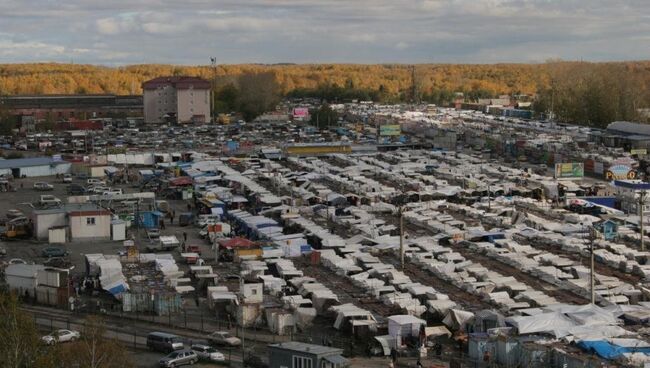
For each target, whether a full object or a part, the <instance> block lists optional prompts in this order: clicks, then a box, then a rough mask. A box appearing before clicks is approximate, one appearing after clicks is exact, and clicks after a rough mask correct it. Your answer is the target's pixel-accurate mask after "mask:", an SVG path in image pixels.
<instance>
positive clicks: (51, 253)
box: [41, 247, 68, 258]
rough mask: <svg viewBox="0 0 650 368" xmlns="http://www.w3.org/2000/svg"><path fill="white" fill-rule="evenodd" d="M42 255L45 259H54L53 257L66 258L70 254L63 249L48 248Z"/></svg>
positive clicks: (44, 249)
mask: <svg viewBox="0 0 650 368" xmlns="http://www.w3.org/2000/svg"><path fill="white" fill-rule="evenodd" d="M41 254H42V255H43V257H46V258H52V257H65V256H67V255H68V252H67V251H66V250H65V249H63V248H57V247H47V248H43V251H42V252H41Z"/></svg>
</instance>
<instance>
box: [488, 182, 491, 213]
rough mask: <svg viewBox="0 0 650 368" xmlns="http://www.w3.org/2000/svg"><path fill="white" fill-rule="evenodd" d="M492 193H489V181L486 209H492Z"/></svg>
mask: <svg viewBox="0 0 650 368" xmlns="http://www.w3.org/2000/svg"><path fill="white" fill-rule="evenodd" d="M491 194H492V193H490V183H488V211H491V210H492V195H491Z"/></svg>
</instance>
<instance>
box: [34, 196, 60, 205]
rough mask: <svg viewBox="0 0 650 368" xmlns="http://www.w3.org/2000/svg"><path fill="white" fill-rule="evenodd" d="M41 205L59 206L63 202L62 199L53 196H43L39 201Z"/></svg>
mask: <svg viewBox="0 0 650 368" xmlns="http://www.w3.org/2000/svg"><path fill="white" fill-rule="evenodd" d="M39 203H40V204H41V205H46V206H58V205H61V203H62V202H61V200H60V199H58V198H57V197H55V196H53V195H50V194H43V195H42V196H41V198H40V200H39Z"/></svg>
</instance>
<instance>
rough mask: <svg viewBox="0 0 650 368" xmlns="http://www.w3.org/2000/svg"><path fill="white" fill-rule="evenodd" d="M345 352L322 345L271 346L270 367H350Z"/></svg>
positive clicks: (283, 344) (287, 343)
mask: <svg viewBox="0 0 650 368" xmlns="http://www.w3.org/2000/svg"><path fill="white" fill-rule="evenodd" d="M342 353H343V350H341V349H337V348H331V347H327V346H322V345H314V344H306V343H302V342H297V341H288V342H283V343H280V344H271V345H269V367H271V368H280V367H322V368H335V367H336V368H344V367H348V366H349V363H348V360H347V359H345V358H343V357H342V356H341V354H342Z"/></svg>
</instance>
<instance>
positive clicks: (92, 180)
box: [86, 178, 106, 186]
mask: <svg viewBox="0 0 650 368" xmlns="http://www.w3.org/2000/svg"><path fill="white" fill-rule="evenodd" d="M86 184H88V185H102V186H104V185H106V183H105V182H103V181H101V180H99V179H96V178H90V179H88V180H86Z"/></svg>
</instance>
